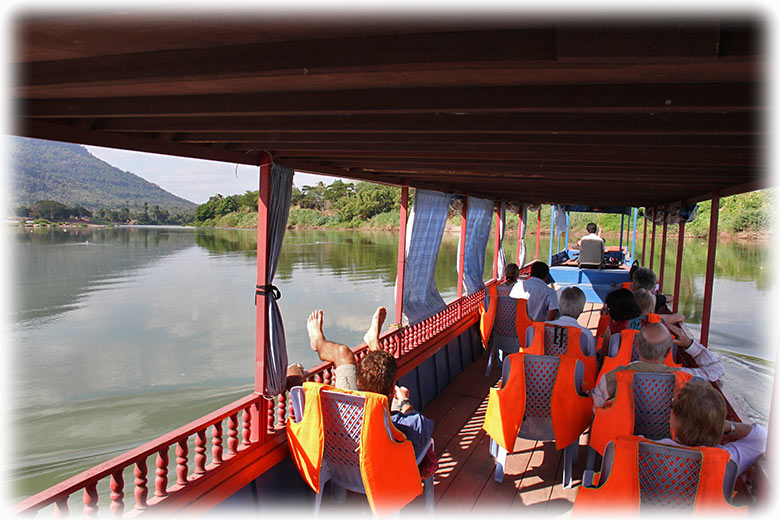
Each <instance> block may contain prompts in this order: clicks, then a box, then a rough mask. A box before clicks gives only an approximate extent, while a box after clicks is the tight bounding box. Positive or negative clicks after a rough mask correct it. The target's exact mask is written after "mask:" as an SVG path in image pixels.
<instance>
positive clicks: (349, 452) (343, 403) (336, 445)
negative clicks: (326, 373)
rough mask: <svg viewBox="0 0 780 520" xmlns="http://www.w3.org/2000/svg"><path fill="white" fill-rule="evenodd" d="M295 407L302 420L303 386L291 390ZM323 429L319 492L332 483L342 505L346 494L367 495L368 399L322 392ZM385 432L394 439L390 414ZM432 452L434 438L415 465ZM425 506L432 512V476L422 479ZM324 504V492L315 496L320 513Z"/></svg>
mask: <svg viewBox="0 0 780 520" xmlns="http://www.w3.org/2000/svg"><path fill="white" fill-rule="evenodd" d="M290 397H291V399H292V404H293V414H294V416H295V418H294V420H295V422H296V423H299V422H301V421H302V420H303V416H304V414H303V412H304V409H305V406H306V393H305V392H304V389H303V387H301V386H296V387H293V388H292V389H291V390H290ZM320 399H321V402H322V423H323V424H322V429H323V435H324V442H323V445H322V446H323V454H322V455H323V460H322V467H321V470H320V490H323V489H324V485H325V483H326V482H328V481H330V484H331V493H332V495H333V498H334V500H336V501H337V502H341V501H343V500H344V497H345V496H346V491H347V490H349V491H352V492H355V493H361V494H366V488H365V484H364V482H363V477H362V473H361V468H360V450H361V440H360V439H361V432H362V430H363V418H364V416H363V413H364V410H365V401H366V398H365V397H364V396H362V395H355V394H348V393H342V392H339V391H336V390H324V389H323V390H322V391H321V392H320ZM383 415H384V424H385V429H386V430H387V434H388V437H389V438H391V439H392V438H393V433H392V432H391V430H390V428H391V425H390V419H389V414H388V413H384V414H383ZM431 449H433V439H430V440H429V442H428V444H427V445H426V446H425V447H424V448H423V449H422V450H421V451H420V453H419V454H415V459H416V461H415V462H416V464H417V465H418V466H419V464H420V463H421V462H422V460H423V458H425V455H426V454H427V452H428V451H429V450H431ZM423 494H424V497H425V507H426V509H427V510H428V511H429V512H430V513H433V475H431V476H429V477H428V478H426V479H425V480H423ZM321 504H322V492H320V493H317V494H316V498H315V503H314V508H315V513H316V514H319V511H320V507H321Z"/></svg>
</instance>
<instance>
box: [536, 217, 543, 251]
mask: <svg viewBox="0 0 780 520" xmlns="http://www.w3.org/2000/svg"><path fill="white" fill-rule="evenodd" d="M541 241H542V205H541V204H539V211H538V212H537V214H536V259H537V260H539V242H541Z"/></svg>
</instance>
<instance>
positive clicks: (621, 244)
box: [618, 213, 625, 253]
mask: <svg viewBox="0 0 780 520" xmlns="http://www.w3.org/2000/svg"><path fill="white" fill-rule="evenodd" d="M623 217H625V215H623V213H621V214H620V243H619V244H618V251H620V252H621V253H622V252H623V220H624V218H623Z"/></svg>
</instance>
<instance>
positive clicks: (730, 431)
mask: <svg viewBox="0 0 780 520" xmlns="http://www.w3.org/2000/svg"><path fill="white" fill-rule="evenodd" d="M729 426H731V429H730V430H729V433H734V430H736V429H737V428H736V426H734V421H729Z"/></svg>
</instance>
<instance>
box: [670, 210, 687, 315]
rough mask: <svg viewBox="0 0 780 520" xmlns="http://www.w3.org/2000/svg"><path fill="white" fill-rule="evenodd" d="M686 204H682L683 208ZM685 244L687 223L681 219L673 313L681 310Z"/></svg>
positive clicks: (678, 234)
mask: <svg viewBox="0 0 780 520" xmlns="http://www.w3.org/2000/svg"><path fill="white" fill-rule="evenodd" d="M684 205H685V202H684V201H683V202H682V203H681V204H680V207H683V206H684ZM684 243H685V221H684V220H682V219H680V223H679V225H678V226H677V265H675V267H674V303H672V312H677V309H679V308H680V275H681V274H682V260H683V244H684Z"/></svg>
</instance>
